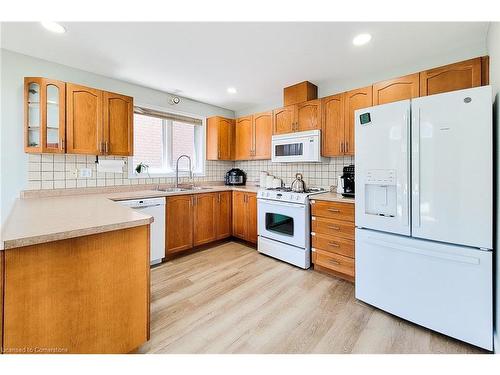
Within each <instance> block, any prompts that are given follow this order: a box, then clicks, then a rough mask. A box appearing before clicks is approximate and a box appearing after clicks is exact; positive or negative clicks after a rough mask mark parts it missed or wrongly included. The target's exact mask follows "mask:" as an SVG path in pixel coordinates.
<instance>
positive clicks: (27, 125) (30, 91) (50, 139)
mask: <svg viewBox="0 0 500 375" xmlns="http://www.w3.org/2000/svg"><path fill="white" fill-rule="evenodd" d="M65 138H66V83H64V82H61V81H56V80H53V79H47V78H41V77H26V78H24V151H25V152H31V153H64V152H65Z"/></svg>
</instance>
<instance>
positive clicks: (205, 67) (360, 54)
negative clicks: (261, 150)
mask: <svg viewBox="0 0 500 375" xmlns="http://www.w3.org/2000/svg"><path fill="white" fill-rule="evenodd" d="M61 24H63V25H64V26H65V27H66V28H67V33H65V34H61V35H60V34H53V33H51V32H49V31H46V30H45V29H43V28H42V27H41V26H40V24H39V23H34V22H14V23H2V35H1V36H2V48H6V49H9V50H13V51H16V52H19V53H23V54H26V55H31V56H35V57H38V58H42V59H46V60H49V61H54V62H58V63H60V64H65V65H69V66H73V67H76V68H80V69H83V70H87V71H90V72H94V73H98V74H102V75H105V76H108V77H112V78H116V79H121V80H124V81H128V82H132V83H136V84H140V85H143V86H147V87H151V88H155V89H159V90H162V91H166V92H171V93H177V94H178V95H180V96H185V97H189V98H192V99H196V100H199V101H202V102H206V103H210V104H214V105H218V106H220V107H223V108H228V109H231V110H234V111H240V110H242V109H245V108H249V107H253V106H257V105H259V104H261V103H279V102H280V101H281V98H282V88H283V87H285V86H288V85H291V84H293V83H296V82H300V81H304V80H309V81H312V82H314V83H316V84H318V85H319V86H320V91H321V84H322V83H325V84H326V83H329V84H331V83H332V82H334V83H335V82H337V81H338V82H345V81H346V80H349V79H351V80H355V79H356V78H359V77H367V76H370V75H376V74H377V72H381V71H391V70H397V69H398V68H400V67H415V68H417V67H420V66H422V64H423V65H425V63H423V62H425V61H432V60H436V59H437V60H439V58H440V59H441V60H443V59H446V56H452V55H457V54H458V55H460V54H465V55H467V53H468V52H470V54H475V53H478V51H479V53H481V52H484V51H485V49H486V47H485V46H486V34H487V30H488V23H484V22H483V23H472V22H469V23H366V22H365V23H354V22H349V23H345V22H344V23H342V22H332V23H278V22H273V23H167V22H161V23H145V22H144V23H134V22H126V23H111V22H105V23H95V22H91V23H84V22H76V23H70V22H61ZM360 32H369V33H371V34H372V35H373V39H372V42H371V43H370V44H368V45H366V46H363V47H354V46H353V45H352V38H353V37H354V36H355V35H356V34H358V33H360ZM229 86H233V87H235V88H236V89H237V90H238V92H237V94H235V95H230V94H228V93H227V92H226V88H227V87H229Z"/></svg>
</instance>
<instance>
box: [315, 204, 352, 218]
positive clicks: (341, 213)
mask: <svg viewBox="0 0 500 375" xmlns="http://www.w3.org/2000/svg"><path fill="white" fill-rule="evenodd" d="M311 214H312V216H321V217H326V218H329V219H337V220H343V221H350V222H352V223H354V204H352V203H340V202H327V201H317V200H314V199H313V200H311Z"/></svg>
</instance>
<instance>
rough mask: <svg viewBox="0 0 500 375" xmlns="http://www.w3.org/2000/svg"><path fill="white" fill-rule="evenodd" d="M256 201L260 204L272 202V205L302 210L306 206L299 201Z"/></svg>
mask: <svg viewBox="0 0 500 375" xmlns="http://www.w3.org/2000/svg"><path fill="white" fill-rule="evenodd" d="M258 201H259V203H260V204H272V205H273V206H283V207H292V208H300V209H302V210H304V209H305V208H306V205H305V204H300V203H286V202H280V201H275V200H270V199H258Z"/></svg>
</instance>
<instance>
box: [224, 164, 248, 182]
mask: <svg viewBox="0 0 500 375" xmlns="http://www.w3.org/2000/svg"><path fill="white" fill-rule="evenodd" d="M246 181H247V175H246V173H245V172H243V171H242V170H241V169H239V168H233V169H230V170H229V171H227V172H226V176H225V177H224V183H225V184H226V185H245V182H246Z"/></svg>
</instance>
